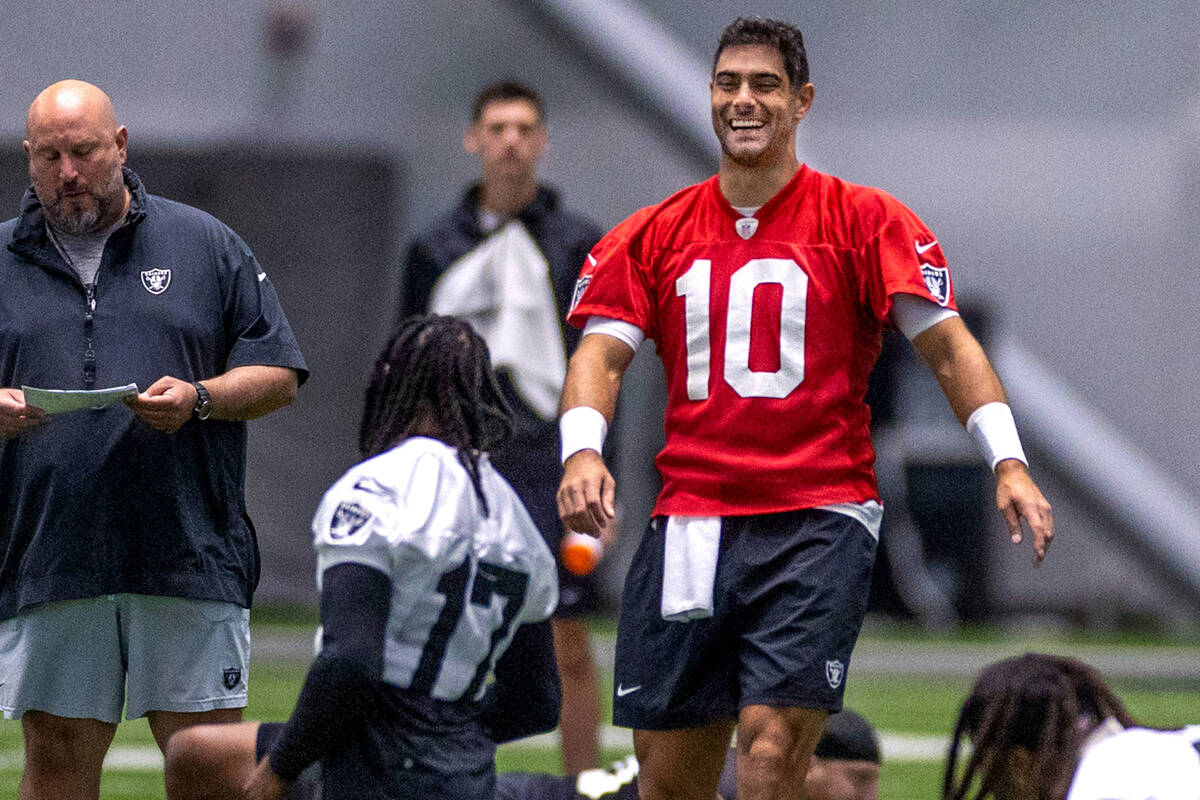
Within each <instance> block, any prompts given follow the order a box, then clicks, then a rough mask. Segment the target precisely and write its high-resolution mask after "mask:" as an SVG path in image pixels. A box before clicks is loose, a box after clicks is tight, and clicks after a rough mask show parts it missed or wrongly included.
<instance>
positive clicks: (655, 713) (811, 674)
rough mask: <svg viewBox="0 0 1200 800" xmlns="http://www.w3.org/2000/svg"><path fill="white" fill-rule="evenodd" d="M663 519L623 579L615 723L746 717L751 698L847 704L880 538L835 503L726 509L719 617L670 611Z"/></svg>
mask: <svg viewBox="0 0 1200 800" xmlns="http://www.w3.org/2000/svg"><path fill="white" fill-rule="evenodd" d="M665 529H666V519H665V518H655V519H653V520H651V522H650V526H649V527H648V528H647V530H646V533H645V535H644V536H643V537H642V541H641V544H640V545H639V547H638V551H637V554H636V555H635V556H634V558H633V563H632V564H631V566H630V568H629V573H628V575H627V576H626V579H625V589H624V594H623V595H622V598H621V614H620V621H619V624H618V627H617V652H616V663H615V667H614V674H613V683H614V686H613V690H614V696H613V722H614V723H615V724H617V725H620V726H623V727H627V728H638V729H642V730H672V729H678V728H690V727H695V726H699V725H704V724H707V723H709V722H713V721H716V720H721V719H736V717H737V713H738V711H739V710H740V709H741V708H743V707H745V706H748V705H768V706H775V707H799V708H817V709H824V710H827V711H830V712H833V711H838V710H840V709H841V707H842V695H843V694H844V692H845V686H846V681H845V678H846V673H847V671H848V669H849V665H850V653H851V651H852V650H853V649H854V643H855V641H856V640H857V639H858V632H859V629H860V628H861V627H862V621H863V617H864V615H865V614H866V610H867V594H868V590H869V588H870V583H871V568H872V565H873V564H874V561H875V547H876V540H875V537H874V536H872V535H871V533H870V532H869V531H868V530H867V529H866V528H865V527H864V526H863V525H862V524H861V523H860V522H858V521H857V520H854V519H852V518H851V517H848V516H846V515H844V514H839V513H836V512H833V511H823V510H818V509H804V510H799V511H786V512H782V513H777V514H762V515H755V516H743V517H725V518H723V519H722V521H721V539H720V550H719V555H718V559H717V572H716V580H715V584H714V587H713V616H712V617H709V618H706V619H700V620H693V621H691V622H668V621H666V620H664V619H663V618H662V613H661V602H662V570H663V540H664V531H665Z"/></svg>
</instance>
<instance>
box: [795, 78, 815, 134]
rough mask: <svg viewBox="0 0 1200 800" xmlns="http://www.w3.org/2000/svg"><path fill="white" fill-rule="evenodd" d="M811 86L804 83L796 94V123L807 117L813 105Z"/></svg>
mask: <svg viewBox="0 0 1200 800" xmlns="http://www.w3.org/2000/svg"><path fill="white" fill-rule="evenodd" d="M813 91H814V89H813V85H812V84H811V83H806V84H804V85H803V86H801V87H800V89H799V90H798V91H797V92H796V94H797V96H798V100H799V102H797V103H796V123H797V124H799V122H800V120H802V119H804V118H805V117H807V116H808V112H809V111H810V110H811V109H812V104H813Z"/></svg>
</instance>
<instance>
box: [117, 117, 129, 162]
mask: <svg viewBox="0 0 1200 800" xmlns="http://www.w3.org/2000/svg"><path fill="white" fill-rule="evenodd" d="M127 141H129V131H128V130H126V129H125V126H124V125H122V126H121V127H119V128H117V137H116V143H117V151H118V152H119V153H120V154H121V163H122V164H124V163H125V143H126V142H127Z"/></svg>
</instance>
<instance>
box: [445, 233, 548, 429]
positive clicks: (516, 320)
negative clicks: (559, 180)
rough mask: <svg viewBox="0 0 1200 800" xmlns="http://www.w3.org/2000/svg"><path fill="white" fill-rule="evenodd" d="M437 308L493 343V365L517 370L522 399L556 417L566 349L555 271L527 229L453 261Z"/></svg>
mask: <svg viewBox="0 0 1200 800" xmlns="http://www.w3.org/2000/svg"><path fill="white" fill-rule="evenodd" d="M429 310H430V311H432V312H433V313H435V314H448V315H452V316H456V317H460V318H462V319H464V320H466V321H467V322H469V323H470V324H471V327H473V328H474V329H475V330H476V331H477V332H478V333H479V335H480V336H482V337H483V339H484V341H486V342H487V344H488V350H490V351H491V354H492V366H493V367H495V368H497V369H500V368H502V367H503V368H507V369H508V370H509V371H510V372H511V373H512V377H513V384H514V386H515V388H516V390H517V392H518V393H520V395H521V399H522V400H524V401H525V402H526V403H528V404H529V406H530V407H531V408H533V409H534V410H535V411H537V412H538V414H540V415H541V416H542V417H543V418H545V419H548V420H550V419H554V418H555V415H556V414H557V412H558V395H559V392H561V391H562V384H563V378H564V377H566V374H567V358H566V347H565V345H564V344H563V336H562V327H561V326H560V325H559V321H558V309H557V306H556V304H555V301H554V289H553V287H552V286H551V284H550V266H549V264H548V263H547V261H546V257H545V256H544V255H543V254H542V251H541V250H539V249H538V246H537V243H536V242H535V241H534V240H533V237H532V236H530V235H529V231H528V230H526V229H525V226H524V225H522V224H521V223H520V222H518V221H517V220H512V221H511V222H508V223H507V224H505V225H504V226H503V227H501V228H500V229H498V230H497V231H496V232H495V233H493V234H492V235H491V236H488V237H487V238H486V239H484V240H483V241H482V242H481V243H480V244H479V246H478V247H476V248H475V249H474V250H472V251H470V252H469V253H467V254H466V255H464V256H462V258H460V259H458V261H456V262H455V263H454V264H452V265H451V266H450V268H449V269H447V270H446V271H445V272H444V273H442V275H441V277H439V278H438V281H437V283H436V284H435V285H434V287H433V291H432V293H431V295H430V298H429Z"/></svg>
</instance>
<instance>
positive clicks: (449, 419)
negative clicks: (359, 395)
mask: <svg viewBox="0 0 1200 800" xmlns="http://www.w3.org/2000/svg"><path fill="white" fill-rule="evenodd" d="M511 432H512V411H511V410H510V409H509V406H508V403H507V402H506V401H505V400H504V395H503V394H502V393H501V390H500V386H499V384H498V383H497V381H496V376H495V373H493V372H492V360H491V356H490V355H489V354H488V349H487V344H486V343H485V342H484V340H483V338H482V337H480V336H479V334H478V333H476V332H475V331H474V330H473V329H472V328H471V326H470V325H469V324H468V323H466V322H464V321H462V320H460V319H455V318H454V317H443V316H437V315H434V314H429V315H426V316H418V317H411V318H409V319H407V320H405V321H404V322H403V323H402V324H401V325H400V327H399V329H398V330H397V331H396V333H395V334H394V335H393V336H392V338H391V340H390V341H388V343H387V345H386V346H385V347H384V348H383V352H382V353H380V354H379V358H377V359H376V361H375V369H374V371H373V372H372V373H371V381H370V383H369V384H368V385H367V394H366V400H365V402H364V405H363V416H362V423H361V424H360V426H359V429H358V449H359V451H360V452H361V453H362V456H363V458H370V457H372V456H375V455H378V454H379V453H382V452H383V451H385V450H388V449H389V448H391V447H392V446H394V445H395V444H396V443H397V442H399V441H400V440H401V439H403V438H405V437H406V436H410V435H413V434H416V433H419V434H421V435H428V436H432V437H434V438H437V439H440V440H442V441H443V442H445V443H446V444H448V445H450V446H451V447H453V448H455V449H456V450H458V460H459V461H460V462H462V465H463V467H465V468H466V470H467V474H468V475H470V477H471V483H472V485H473V486H474V487H475V494H476V496H477V497H478V498H479V502H480V503H481V504H482V506H483V514H484V516H487V514H488V503H487V498H486V497H485V496H484V494H483V484H482V481H481V478H480V474H479V457H480V454H481V453H482V452H483V451H486V450H491V449H493V448H495V447H498V446H499V445H501V444H503V443H504V441H505V440H507V439H508V436H509V434H510V433H511Z"/></svg>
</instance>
